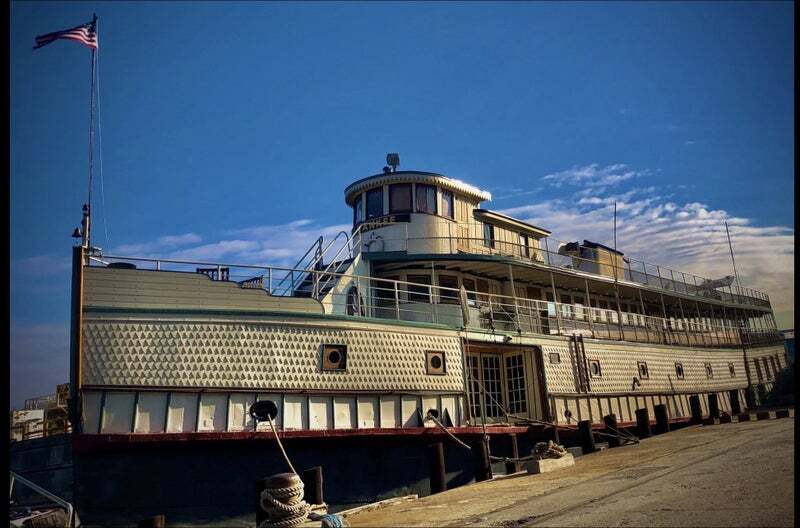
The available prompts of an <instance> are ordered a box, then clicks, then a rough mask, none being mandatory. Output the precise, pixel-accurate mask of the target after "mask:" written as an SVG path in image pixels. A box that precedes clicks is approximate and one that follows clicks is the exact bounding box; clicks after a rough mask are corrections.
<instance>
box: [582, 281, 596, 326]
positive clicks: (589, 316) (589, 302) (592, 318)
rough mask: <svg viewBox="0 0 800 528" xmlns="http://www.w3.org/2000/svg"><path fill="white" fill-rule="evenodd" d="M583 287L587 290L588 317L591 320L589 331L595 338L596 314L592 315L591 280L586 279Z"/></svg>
mask: <svg viewBox="0 0 800 528" xmlns="http://www.w3.org/2000/svg"><path fill="white" fill-rule="evenodd" d="M583 285H584V287H585V288H586V317H588V318H589V331H590V332H591V333H592V337H594V314H593V313H592V300H591V298H590V297H589V280H588V279H586V278H584V279H583Z"/></svg>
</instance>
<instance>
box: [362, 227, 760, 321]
mask: <svg viewBox="0 0 800 528" xmlns="http://www.w3.org/2000/svg"><path fill="white" fill-rule="evenodd" d="M389 225H390V226H392V227H393V229H391V230H385V229H384V230H381V232H380V235H379V236H380V240H379V241H380V244H375V243H370V242H371V241H370V240H369V233H365V234H364V236H363V237H362V238H363V239H364V241H365V242H366V243H365V244H362V245H361V248H362V251H363V252H364V253H377V252H381V251H402V252H406V253H409V254H411V253H445V254H476V255H497V256H504V257H511V258H514V259H517V260H521V261H523V262H528V263H533V264H538V265H541V266H546V267H552V268H559V269H565V270H574V271H578V272H581V273H586V274H589V275H595V276H602V277H607V278H611V279H613V278H614V275H615V274H616V276H617V278H618V280H620V281H624V282H629V283H633V284H639V285H644V286H648V287H650V288H654V289H658V290H661V291H663V292H667V293H679V294H684V295H688V296H692V297H699V298H701V299H706V300H717V301H721V302H725V303H730V304H737V305H741V306H756V307H762V308H770V301H769V296H768V295H767V294H765V293H762V292H760V291H757V290H753V289H751V288H744V287H742V286H740V285H738V284H736V285H734V284H728V285H719V286H716V287H715V286H714V284H713V281H712V280H711V279H708V278H706V277H700V276H698V275H694V274H692V273H686V272H682V271H678V270H674V269H671V268H667V267H664V266H661V265H658V264H651V263H648V262H645V261H643V260H638V259H635V258H631V257H628V256H623V257H622V261H623V265H622V266H619V265H618V264H617V262H615V259H609V260H608V261H600V260H594V259H589V258H585V257H580V256H575V255H567V254H563V253H559V252H558V249H559V248H560V247H561V246H563V245H564V244H566V242H561V241H558V240H554V239H551V238H544V239H543V240H542V245H543V246H544V247H539V248H538V249H536V248H533V247H530V246H523V245H522V244H520V243H517V242H509V241H504V240H498V239H495V240H491V241H490V240H487V239H486V238H484V234H483V225H484V224H481V223H477V222H471V223H469V224H463V223H456V222H444V221H440V222H430V223H428V224H427V225H426V227H428V228H429V229H430V230H431V231H434V232H437V233H444V234H442V235H440V236H418V235H414V234H413V232H410V231H409V228H408V224H405V225H404V224H400V223H396V224H389ZM384 227H386V226H384ZM384 233H386V234H388V235H389V236H384ZM600 268H602V269H604V270H606V271H607V273H600V272H599V271H597V270H598V269H600Z"/></svg>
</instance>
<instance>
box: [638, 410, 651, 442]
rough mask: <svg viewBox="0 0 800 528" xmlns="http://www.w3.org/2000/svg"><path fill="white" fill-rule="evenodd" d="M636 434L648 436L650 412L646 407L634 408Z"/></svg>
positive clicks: (642, 436)
mask: <svg viewBox="0 0 800 528" xmlns="http://www.w3.org/2000/svg"><path fill="white" fill-rule="evenodd" d="M636 436H638V437H639V438H647V437H649V436H650V412H649V411H648V410H647V407H645V408H644V409H636Z"/></svg>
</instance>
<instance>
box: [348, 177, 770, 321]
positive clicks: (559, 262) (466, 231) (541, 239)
mask: <svg viewBox="0 0 800 528" xmlns="http://www.w3.org/2000/svg"><path fill="white" fill-rule="evenodd" d="M485 200H491V195H490V194H489V193H488V192H485V191H481V190H480V189H477V188H476V187H473V186H471V185H469V184H466V183H464V182H461V181H459V180H455V179H452V178H449V177H447V176H444V175H441V174H436V173H430V172H418V171H402V172H388V173H384V174H376V175H374V176H370V177H368V178H364V179H362V180H359V181H357V182H355V183H353V184H351V185H350V186H348V187H347V189H346V190H345V201H346V202H347V203H348V205H350V206H351V207H352V208H353V233H354V236H355V237H356V238H357V239H358V240H359V242H360V243H359V244H357V245H354V248H355V249H356V252H361V253H364V254H371V255H372V256H375V257H378V256H381V257H383V258H391V257H392V256H401V255H402V256H411V255H415V256H418V257H423V256H425V255H437V256H443V255H461V256H467V255H481V256H488V257H499V258H503V259H512V260H514V261H518V262H521V263H525V264H528V265H531V266H535V267H538V268H541V269H551V270H554V271H557V272H559V273H560V274H563V273H569V274H576V275H582V276H586V277H591V278H592V279H593V280H601V281H612V282H613V281H615V280H616V281H619V282H621V283H626V284H628V285H631V286H637V287H642V286H643V287H645V288H646V289H649V290H653V291H657V292H661V293H664V294H668V295H669V294H672V295H683V296H689V297H693V298H699V299H702V300H704V301H717V302H721V303H726V304H729V305H737V306H743V307H755V308H761V309H767V310H768V309H770V302H769V296H768V295H766V294H765V293H762V292H760V291H757V290H754V289H751V288H745V287H742V286H741V285H739V284H734V283H733V278H732V277H725V278H722V279H710V278H707V277H701V276H699V275H695V274H693V273H687V272H684V271H679V270H675V269H672V268H669V267H665V266H662V265H659V264H654V263H649V262H646V261H644V260H640V259H636V258H632V257H630V256H626V255H624V254H623V253H622V252H620V251H614V250H613V249H611V248H608V247H605V246H603V245H601V244H595V243H592V242H589V241H584V242H583V243H578V242H564V241H558V240H555V239H553V238H551V237H550V231H548V230H546V229H543V228H541V227H538V226H534V225H531V224H529V223H527V222H524V221H522V220H518V219H516V218H511V217H509V216H507V215H504V214H501V213H498V212H494V211H490V210H487V209H482V208H481V207H480V203H481V202H482V201H485Z"/></svg>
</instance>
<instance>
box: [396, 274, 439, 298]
mask: <svg viewBox="0 0 800 528" xmlns="http://www.w3.org/2000/svg"><path fill="white" fill-rule="evenodd" d="M418 279H421V280H418ZM426 281H427V282H426ZM431 282H432V281H431V276H430V275H406V283H414V284H403V286H405V292H406V301H407V302H409V303H423V304H431V293H432V291H433V287H432V284H431ZM422 285H424V286H427V287H426V288H425V293H421V289H422V288H421V287H420V286H422ZM412 288H417V289H415V290H412Z"/></svg>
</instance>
